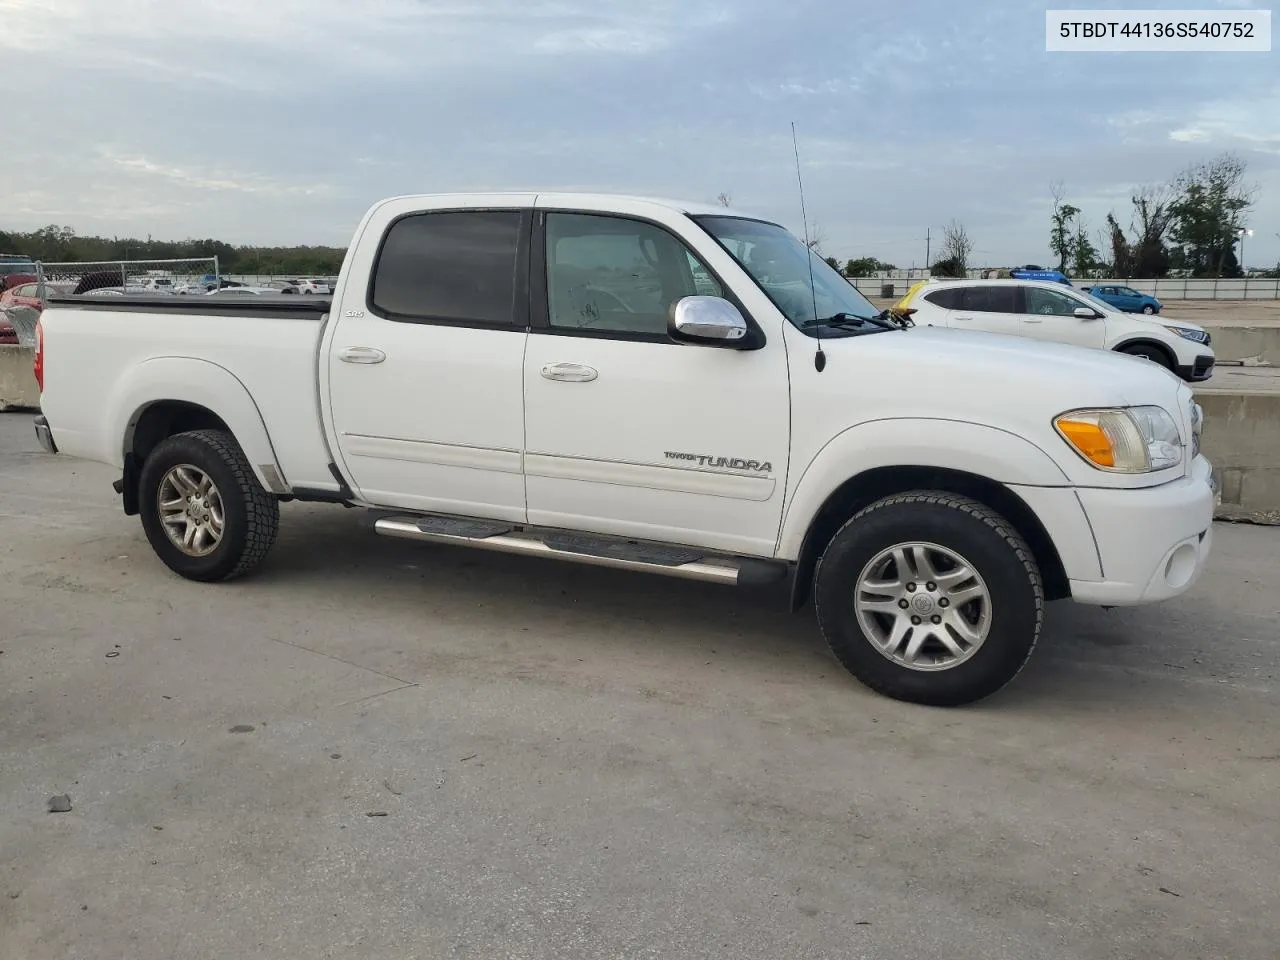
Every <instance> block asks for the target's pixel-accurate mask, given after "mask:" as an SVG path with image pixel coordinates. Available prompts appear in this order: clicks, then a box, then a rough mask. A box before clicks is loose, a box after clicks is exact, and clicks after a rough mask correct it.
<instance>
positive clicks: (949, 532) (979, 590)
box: [814, 491, 1044, 706]
mask: <svg viewBox="0 0 1280 960" xmlns="http://www.w3.org/2000/svg"><path fill="white" fill-rule="evenodd" d="M814 605H815V606H816V608H817V612H818V622H819V623H820V625H821V627H822V632H823V635H824V636H825V637H826V640H827V643H828V644H829V645H830V647H831V650H832V652H833V653H835V655H836V657H837V658H839V660H840V662H841V663H842V664H844V666H845V667H846V668H847V669H848V670H849V672H850V673H852V674H853V675H854V676H855V677H857V678H858V679H859V680H860V681H861V682H862V683H864V684H866V685H867V686H868V687H870V688H871V689H873V690H876V691H877V692H879V693H882V694H884V695H886V696H889V697H893V698H894V699H896V700H906V701H910V702H913V703H923V704H929V705H932V706H958V705H961V704H966V703H972V702H974V701H976V700H980V699H982V698H983V697H986V696H989V695H990V694H992V693H995V692H996V691H997V690H999V689H1000V688H1001V687H1003V686H1004V685H1005V684H1006V683H1008V682H1009V681H1010V680H1012V679H1013V678H1014V677H1015V676H1017V674H1018V672H1019V671H1020V670H1021V669H1022V667H1023V665H1024V664H1025V663H1026V662H1027V660H1028V659H1029V658H1030V656H1031V652H1032V650H1033V649H1034V648H1035V645H1036V640H1037V639H1038V638H1039V636H1040V627H1041V624H1042V621H1043V619H1044V588H1043V585H1042V583H1041V580H1040V571H1039V568H1038V567H1037V566H1036V562H1035V559H1034V557H1033V556H1032V553H1031V549H1030V548H1029V547H1028V546H1027V543H1026V541H1025V540H1023V538H1022V537H1021V536H1020V535H1019V534H1018V533H1017V531H1016V530H1015V529H1014V528H1013V526H1012V525H1011V524H1010V523H1009V522H1008V521H1007V520H1005V519H1004V518H1003V517H1002V516H1000V515H999V514H998V513H996V512H995V511H993V510H991V509H990V508H988V507H986V506H984V505H983V504H981V503H979V502H978V501H976V500H973V499H970V498H969V497H963V496H958V495H956V494H951V493H944V492H932V491H916V492H913V493H905V494H898V495H896V496H892V497H887V498H885V499H883V500H880V501H877V502H876V503H873V504H871V505H870V506H868V507H866V508H865V509H863V510H861V511H860V512H859V513H858V514H856V515H855V516H854V517H853V518H852V519H851V520H849V521H848V522H847V523H846V524H845V525H844V526H843V527H841V529H840V530H839V531H838V532H837V533H836V535H835V536H834V537H833V538H832V540H831V542H830V543H829V544H828V546H827V548H826V551H825V552H824V553H823V555H822V558H821V560H820V561H819V562H818V569H817V572H816V575H815V577H814Z"/></svg>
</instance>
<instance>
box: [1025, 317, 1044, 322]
mask: <svg viewBox="0 0 1280 960" xmlns="http://www.w3.org/2000/svg"><path fill="white" fill-rule="evenodd" d="M1022 322H1023V323H1044V319H1043V318H1042V317H1023V318H1022Z"/></svg>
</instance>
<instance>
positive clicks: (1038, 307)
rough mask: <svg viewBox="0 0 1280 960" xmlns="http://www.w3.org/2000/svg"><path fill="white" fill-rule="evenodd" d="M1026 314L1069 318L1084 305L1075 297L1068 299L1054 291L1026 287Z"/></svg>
mask: <svg viewBox="0 0 1280 960" xmlns="http://www.w3.org/2000/svg"><path fill="white" fill-rule="evenodd" d="M1025 293H1026V297H1027V313H1038V314H1040V315H1042V316H1052V317H1070V316H1074V315H1075V312H1076V309H1077V308H1078V307H1083V306H1084V304H1083V303H1081V302H1080V301H1079V300H1077V299H1076V298H1075V297H1068V296H1067V295H1066V294H1065V293H1058V291H1056V290H1046V289H1044V288H1043V287H1027V288H1026V291H1025Z"/></svg>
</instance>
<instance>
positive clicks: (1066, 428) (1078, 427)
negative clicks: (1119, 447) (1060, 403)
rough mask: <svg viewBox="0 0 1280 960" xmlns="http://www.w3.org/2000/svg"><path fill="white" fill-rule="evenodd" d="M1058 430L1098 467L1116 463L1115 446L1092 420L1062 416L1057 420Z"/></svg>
mask: <svg viewBox="0 0 1280 960" xmlns="http://www.w3.org/2000/svg"><path fill="white" fill-rule="evenodd" d="M1058 430H1059V431H1061V433H1062V435H1063V436H1064V437H1066V439H1067V441H1068V442H1069V443H1070V444H1071V445H1072V446H1073V447H1075V448H1076V449H1077V450H1079V451H1080V454H1081V456H1083V457H1084V458H1085V459H1086V460H1088V461H1090V462H1091V463H1095V464H1097V465H1098V466H1100V467H1114V466H1115V465H1116V452H1115V446H1114V445H1113V444H1112V443H1111V438H1110V437H1109V436H1107V432H1106V431H1105V430H1103V429H1102V425H1101V424H1099V423H1097V422H1096V421H1092V420H1073V419H1071V418H1069V417H1063V418H1061V419H1060V420H1058Z"/></svg>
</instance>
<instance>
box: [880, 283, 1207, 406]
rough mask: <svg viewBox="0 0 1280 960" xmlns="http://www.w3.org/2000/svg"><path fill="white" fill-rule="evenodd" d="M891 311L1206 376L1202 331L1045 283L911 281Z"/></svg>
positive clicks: (921, 321) (1192, 377)
mask: <svg viewBox="0 0 1280 960" xmlns="http://www.w3.org/2000/svg"><path fill="white" fill-rule="evenodd" d="M891 310H892V312H893V313H894V314H896V315H898V316H903V317H910V318H911V320H912V322H914V323H916V324H917V325H924V326H930V327H952V328H954V329H958V330H983V331H986V332H987V333H1003V334H1009V335H1012V336H1015V337H1030V338H1031V339H1034V340H1054V341H1057V342H1058V343H1071V344H1075V345H1076V346H1080V347H1093V348H1094V349H1097V350H1113V351H1115V352H1116V353H1125V354H1129V355H1130V356H1134V357H1140V358H1142V359H1144V360H1150V361H1151V362H1153V363H1158V364H1159V365H1160V366H1162V367H1165V368H1166V369H1168V370H1171V371H1173V372H1174V373H1176V374H1177V375H1178V376H1180V377H1181V378H1182V379H1183V380H1188V381H1199V380H1208V379H1209V377H1210V376H1212V375H1213V366H1214V359H1215V358H1214V353H1213V350H1212V349H1211V348H1210V346H1209V344H1210V342H1211V339H1212V338H1211V337H1210V335H1209V332H1208V331H1207V330H1205V329H1204V327H1199V326H1196V325H1195V324H1192V323H1181V322H1179V323H1173V322H1162V321H1156V320H1148V319H1146V318H1145V317H1138V316H1134V315H1132V314H1128V313H1125V312H1123V311H1121V310H1118V309H1116V308H1115V307H1113V306H1111V305H1110V304H1109V303H1106V302H1105V301H1103V300H1099V299H1097V298H1096V297H1093V296H1091V295H1090V294H1088V293H1086V292H1084V291H1082V290H1075V289H1072V290H1064V289H1063V288H1062V286H1061V284H1057V283H1054V282H1053V281H1049V280H943V279H941V278H937V277H934V278H930V279H929V280H921V281H920V282H918V283H916V284H915V285H914V286H913V287H912V288H911V289H910V290H908V291H907V295H906V296H905V297H903V298H902V299H901V300H899V301H898V302H897V303H896V304H894V306H893V307H892V308H891Z"/></svg>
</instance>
